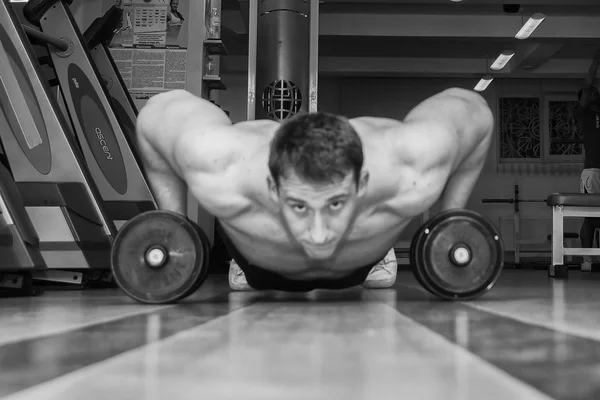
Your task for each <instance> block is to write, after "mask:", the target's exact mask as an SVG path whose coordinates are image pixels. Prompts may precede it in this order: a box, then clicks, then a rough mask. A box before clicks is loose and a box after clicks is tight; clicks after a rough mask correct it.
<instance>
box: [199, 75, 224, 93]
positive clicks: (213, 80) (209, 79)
mask: <svg viewBox="0 0 600 400" xmlns="http://www.w3.org/2000/svg"><path fill="white" fill-rule="evenodd" d="M202 82H204V84H205V85H206V87H207V88H208V90H227V87H226V86H225V84H224V83H223V81H222V80H221V77H219V76H205V77H204V78H202Z"/></svg>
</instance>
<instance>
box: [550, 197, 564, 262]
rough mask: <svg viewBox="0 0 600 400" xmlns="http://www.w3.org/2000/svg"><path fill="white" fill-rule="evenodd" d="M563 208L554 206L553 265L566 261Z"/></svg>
mask: <svg viewBox="0 0 600 400" xmlns="http://www.w3.org/2000/svg"><path fill="white" fill-rule="evenodd" d="M563 246H564V237H563V209H562V208H560V207H552V266H555V265H563V263H564V255H565V253H564V248H563Z"/></svg>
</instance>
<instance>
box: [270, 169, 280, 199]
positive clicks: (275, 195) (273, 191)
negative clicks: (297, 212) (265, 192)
mask: <svg viewBox="0 0 600 400" xmlns="http://www.w3.org/2000/svg"><path fill="white" fill-rule="evenodd" d="M267 185H268V186H269V198H270V199H271V200H272V201H273V202H275V203H277V202H278V201H279V189H278V188H277V183H275V179H273V177H272V176H271V175H269V176H267Z"/></svg>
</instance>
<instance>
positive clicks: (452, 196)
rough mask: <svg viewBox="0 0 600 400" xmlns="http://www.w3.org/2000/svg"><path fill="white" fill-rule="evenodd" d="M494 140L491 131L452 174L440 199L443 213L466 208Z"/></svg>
mask: <svg viewBox="0 0 600 400" xmlns="http://www.w3.org/2000/svg"><path fill="white" fill-rule="evenodd" d="M491 140H492V135H491V130H490V132H489V133H488V134H487V136H485V137H484V138H483V140H482V141H481V142H480V143H479V144H478V145H477V147H475V149H473V151H472V152H471V153H470V154H469V156H468V157H467V158H465V159H464V160H463V162H462V163H461V164H460V165H458V167H457V168H456V169H455V170H454V171H453V172H452V174H451V175H450V177H449V178H448V182H447V183H446V187H445V188H444V191H443V193H442V196H441V197H440V205H441V211H445V210H449V209H452V208H465V207H466V206H467V202H468V201H469V198H470V197H471V193H472V192H473V189H474V188H475V185H476V184H477V180H478V179H479V177H480V175H481V171H482V170H483V166H484V165H485V160H486V159H487V154H488V151H489V148H490V144H491Z"/></svg>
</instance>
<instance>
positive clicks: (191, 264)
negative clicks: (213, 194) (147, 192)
mask: <svg viewBox="0 0 600 400" xmlns="http://www.w3.org/2000/svg"><path fill="white" fill-rule="evenodd" d="M209 257H210V242H209V240H208V238H207V236H206V234H205V233H204V231H202V229H201V228H200V227H199V226H198V225H197V224H195V223H193V222H192V221H190V220H189V219H187V218H185V217H184V216H182V215H180V214H177V213H174V212H171V211H166V210H153V211H148V212H145V213H142V214H139V215H136V216H135V217H133V218H131V219H130V220H129V221H127V222H126V223H125V224H124V225H123V226H122V227H121V229H120V230H119V232H118V233H117V236H116V237H115V240H114V242H113V245H112V249H111V268H112V272H113V276H114V278H115V281H116V282H117V284H118V285H119V287H120V288H121V289H122V290H123V291H124V292H125V293H126V294H127V295H128V296H130V297H132V298H133V299H135V300H137V301H139V302H142V303H146V304H167V303H175V302H178V301H180V300H183V299H184V298H186V297H188V296H190V295H191V294H193V293H194V292H195V291H196V290H198V288H199V287H200V286H201V285H202V283H203V282H204V281H205V280H206V277H207V276H208V269H209Z"/></svg>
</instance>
